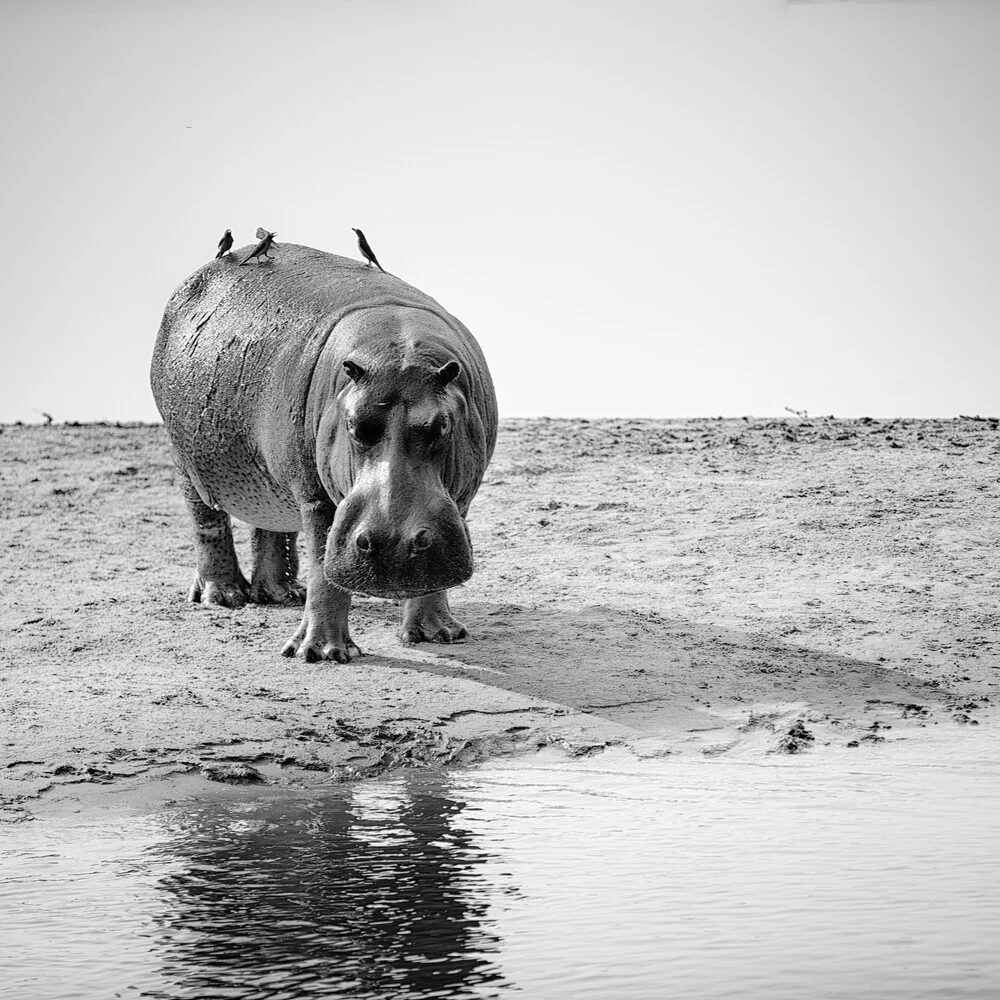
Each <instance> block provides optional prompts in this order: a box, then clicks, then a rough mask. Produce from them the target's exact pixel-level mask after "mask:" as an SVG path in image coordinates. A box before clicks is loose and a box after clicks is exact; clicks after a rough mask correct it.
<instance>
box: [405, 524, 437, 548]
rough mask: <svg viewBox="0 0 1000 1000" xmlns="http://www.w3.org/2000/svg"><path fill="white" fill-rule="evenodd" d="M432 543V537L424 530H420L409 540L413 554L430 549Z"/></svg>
mask: <svg viewBox="0 0 1000 1000" xmlns="http://www.w3.org/2000/svg"><path fill="white" fill-rule="evenodd" d="M433 541H434V537H433V535H431V533H430V532H429V531H428V530H427V529H426V528H421V529H420V530H419V531H418V532H417V533H416V534H415V535H414V536H413V538H412V539H411V540H410V548H411V549H412V550H413V551H414V552H424V551H425V550H426V549H429V548H430V547H431V543H432V542H433Z"/></svg>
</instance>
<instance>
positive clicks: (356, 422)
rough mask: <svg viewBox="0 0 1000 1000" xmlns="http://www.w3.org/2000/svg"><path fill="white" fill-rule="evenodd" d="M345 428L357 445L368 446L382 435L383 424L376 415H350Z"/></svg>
mask: <svg viewBox="0 0 1000 1000" xmlns="http://www.w3.org/2000/svg"><path fill="white" fill-rule="evenodd" d="M347 430H348V433H349V434H350V435H351V437H352V438H354V440H355V441H357V443H358V444H359V445H361V446H362V447H363V448H369V447H371V446H372V445H373V444H376V443H377V442H378V440H379V438H381V437H382V432H383V430H385V424H384V423H383V421H381V420H379V419H378V418H377V417H368V416H365V417H352V418H350V419H348V421H347Z"/></svg>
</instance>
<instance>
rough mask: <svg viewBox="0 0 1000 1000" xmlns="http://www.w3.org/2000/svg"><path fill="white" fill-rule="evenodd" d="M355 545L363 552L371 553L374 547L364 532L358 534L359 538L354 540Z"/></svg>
mask: <svg viewBox="0 0 1000 1000" xmlns="http://www.w3.org/2000/svg"><path fill="white" fill-rule="evenodd" d="M354 544H355V545H357V547H358V548H359V549H361V551H362V552H370V551H371V547H372V540H371V539H370V538H369V537H368V535H367V534H365V532H363V531H359V532H358V536H357V538H355V539H354Z"/></svg>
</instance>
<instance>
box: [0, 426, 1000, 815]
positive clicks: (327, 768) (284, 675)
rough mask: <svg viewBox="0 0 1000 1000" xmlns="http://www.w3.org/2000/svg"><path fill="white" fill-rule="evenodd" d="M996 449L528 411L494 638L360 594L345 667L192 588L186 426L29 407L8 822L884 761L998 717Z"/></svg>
mask: <svg viewBox="0 0 1000 1000" xmlns="http://www.w3.org/2000/svg"><path fill="white" fill-rule="evenodd" d="M998 470H1000V431H998V426H997V421H995V420H984V419H978V418H962V419H955V420H947V421H943V420H905V421H904V420H897V421H885V420H882V421H876V420H868V419H867V418H866V419H863V420H834V419H832V418H830V419H818V420H817V419H813V420H808V419H799V418H790V419H788V420H756V419H749V420H746V419H744V420H722V419H719V420H711V419H709V420H689V421H676V420H671V421H638V420H621V421H614V420H608V421H585V420H545V419H542V420H531V421H526V420H507V421H505V422H504V423H503V425H502V428H501V434H500V441H499V445H498V448H497V453H496V456H495V458H494V461H493V464H492V465H491V467H490V470H489V472H488V473H487V477H486V482H485V483H484V485H483V488H482V490H481V492H480V494H479V496H478V497H477V499H476V501H475V503H474V504H473V507H472V512H471V515H470V519H469V521H470V527H471V531H472V536H473V541H474V543H475V546H476V552H477V560H478V565H477V572H476V575H475V576H474V577H473V579H472V580H471V581H470V583H469V584H467V585H466V586H465V587H463V588H461V589H459V590H457V591H455V592H453V594H452V604H453V608H454V610H455V612H456V614H457V615H458V617H459V618H461V619H462V620H464V621H465V622H466V624H467V625H468V626H469V628H470V632H471V638H470V639H469V640H468V641H466V642H463V643H460V644H456V645H454V646H440V645H429V644H423V645H420V646H412V647H407V646H403V645H402V644H400V643H399V642H398V640H397V638H396V635H395V632H396V628H397V623H398V617H399V609H398V607H396V606H394V604H393V603H392V602H387V601H378V600H372V599H365V598H361V599H359V600H357V601H356V604H355V610H354V612H353V617H352V634H353V636H354V638H355V640H356V641H357V642H358V643H359V645H360V646H361V648H362V650H363V651H364V653H365V655H364V656H363V657H362V658H360V659H358V660H355V661H353V662H352V663H351V664H349V665H346V666H339V665H336V664H331V663H326V664H305V663H302V662H301V661H293V660H287V659H284V658H283V657H281V656H280V655H279V650H280V648H281V645H282V643H283V641H284V640H285V639H286V638H287V637H288V635H290V634H291V632H292V631H293V630H294V629H295V626H296V624H297V622H298V618H299V614H300V612H299V611H298V610H297V609H293V608H273V607H256V606H251V607H246V608H242V609H239V610H236V611H229V610H225V609H221V608H215V607H202V606H200V605H191V604H188V603H186V601H185V599H184V598H185V594H186V591H187V588H188V585H189V583H190V578H191V575H192V571H193V563H192V558H193V556H192V553H193V549H192V544H191V538H190V528H189V523H188V518H187V512H186V510H185V509H184V506H183V504H182V501H181V498H180V494H179V491H178V490H177V488H176V487H175V485H174V476H173V468H172V465H171V462H170V458H169V454H168V449H167V443H166V437H165V434H164V432H163V429H162V428H161V427H160V426H158V425H157V426H129V427H116V426H52V427H39V426H32V427H28V426H25V427H21V426H6V427H4V428H2V433H0V588H2V590H0V598H2V610H0V816H2V817H3V818H7V819H17V818H24V817H26V816H29V815H31V810H32V808H33V803H34V802H35V801H36V799H37V797H38V796H39V795H40V794H41V793H42V792H43V791H45V790H58V789H60V788H61V789H64V790H65V789H67V787H68V786H72V785H74V784H77V783H87V784H92V783H116V784H121V783H122V782H129V781H132V782H137V781H148V780H149V779H150V778H153V777H156V776H164V775H171V774H180V773H186V774H192V773H200V774H201V775H203V776H204V777H206V778H209V779H214V780H234V781H235V780H265V781H270V782H286V783H305V782H330V781H338V780H345V779H350V778H352V777H357V776H364V775H370V774H377V773H380V772H382V771H385V770H387V769H390V768H393V767H398V766H406V765H419V764H428V763H435V762H444V763H464V762H469V761H475V760H481V759H484V758H486V757H489V756H492V755H496V754H501V753H509V752H513V751H516V750H530V749H533V748H536V747H539V746H549V747H551V746H562V747H564V748H565V750H566V752H567V753H571V754H585V753H590V752H594V751H595V750H597V749H599V748H601V747H604V746H606V745H608V744H612V743H625V744H627V745H629V746H631V747H633V748H634V749H635V751H636V752H637V753H642V754H653V753H657V754H658V753H670V752H674V753H684V752H697V753H703V754H708V755H719V754H730V755H734V754H744V755H748V756H754V755H759V754H764V753H772V752H806V753H817V752H823V748H824V747H828V746H841V747H842V746H845V745H849V746H852V747H855V748H856V749H855V752H856V753H863V754H872V753H878V744H879V743H880V742H882V741H884V740H895V739H900V738H908V739H916V738H919V735H920V731H921V728H922V727H927V726H931V725H938V726H945V727H947V726H951V727H960V726H968V725H979V724H983V725H989V724H991V722H992V714H991V711H990V709H991V707H992V706H993V705H995V704H997V703H998V698H1000V694H998V680H1000V670H998V654H1000V644H998V636H1000V629H998V625H1000V574H998V573H997V559H998V556H997V553H998V543H1000V475H998ZM237 537H238V542H239V545H240V550H241V556H242V557H244V559H245V557H246V554H247V548H248V546H247V531H246V529H245V528H243V526H240V525H237ZM938 732H940V730H938Z"/></svg>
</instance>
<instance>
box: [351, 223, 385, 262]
mask: <svg viewBox="0 0 1000 1000" xmlns="http://www.w3.org/2000/svg"><path fill="white" fill-rule="evenodd" d="M351 229H354V227H353V226H351ZM354 232H355V233H357V234H358V249H359V250H360V251H361V256H362V257H364V259H365V260H366V261H368V266H369V267H371V266H372V264H374V265H375V266H376V267H377V268H378V269H379V270H380V271H385V268H384V267H383V266H382V265H381V264H380V263H379V262H378V259H377V258H376V256H375V251H374V250H372V248H371V247H370V246H369V245H368V240H366V239H365V234H364V233H363V232H361V230H360V229H354Z"/></svg>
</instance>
